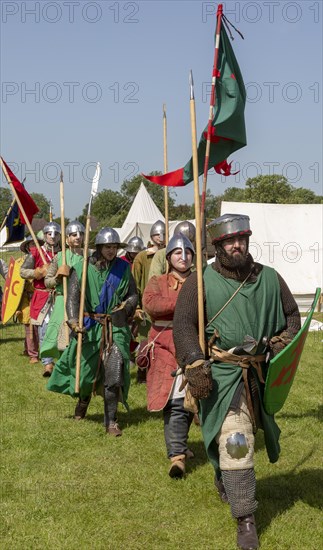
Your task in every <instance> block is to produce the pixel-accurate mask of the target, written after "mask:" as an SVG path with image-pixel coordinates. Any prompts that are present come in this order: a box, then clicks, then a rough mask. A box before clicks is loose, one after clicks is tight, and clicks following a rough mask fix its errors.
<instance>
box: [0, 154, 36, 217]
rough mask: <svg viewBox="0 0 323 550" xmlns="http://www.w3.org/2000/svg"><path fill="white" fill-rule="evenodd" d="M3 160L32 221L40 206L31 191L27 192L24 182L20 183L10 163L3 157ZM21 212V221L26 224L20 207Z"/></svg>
mask: <svg viewBox="0 0 323 550" xmlns="http://www.w3.org/2000/svg"><path fill="white" fill-rule="evenodd" d="M2 162H3V164H4V165H5V167H6V170H7V172H8V176H9V178H10V180H11V183H12V185H13V186H14V188H15V190H16V193H17V195H18V198H19V200H20V202H21V205H22V207H23V209H24V211H25V214H26V216H27V218H28V221H29V222H31V220H32V219H33V216H34V215H35V214H37V212H39V208H38V206H37V204H36V203H35V202H34V201H33V199H32V198H31V196H30V195H29V193H27V191H26V189H25V188H24V186H23V185H22V183H20V181H19V180H18V178H16V176H15V175H14V173H13V172H12V171H11V170H10V168H9V166H8V164H7V163H6V162H5V161H4V160H3V159H2ZM19 214H20V221H21V223H23V224H26V221H25V218H24V216H23V214H22V212H21V210H20V208H19Z"/></svg>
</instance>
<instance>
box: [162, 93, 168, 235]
mask: <svg viewBox="0 0 323 550" xmlns="http://www.w3.org/2000/svg"><path fill="white" fill-rule="evenodd" d="M163 137H164V174H166V173H167V172H168V157H167V116H166V105H165V104H164V105H163ZM164 204H165V243H166V246H167V245H168V241H169V207H168V187H166V186H165V187H164Z"/></svg>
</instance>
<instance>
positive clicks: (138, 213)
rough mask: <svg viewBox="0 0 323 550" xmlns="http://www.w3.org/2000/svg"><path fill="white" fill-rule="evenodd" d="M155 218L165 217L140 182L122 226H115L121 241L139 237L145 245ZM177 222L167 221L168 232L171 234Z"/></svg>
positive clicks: (161, 218)
mask: <svg viewBox="0 0 323 550" xmlns="http://www.w3.org/2000/svg"><path fill="white" fill-rule="evenodd" d="M157 220H162V221H163V222H164V221H165V217H164V216H163V214H162V213H161V211H160V210H159V208H158V207H157V206H156V204H155V203H154V201H153V199H152V198H151V196H150V195H149V193H148V191H147V189H146V187H145V186H144V184H143V183H141V184H140V187H139V189H138V192H137V195H136V196H135V200H134V201H133V203H132V205H131V208H130V210H129V212H128V215H127V217H126V219H125V221H124V223H123V226H122V227H120V228H116V230H117V231H118V233H119V235H120V239H121V242H128V241H129V239H131V237H135V236H137V237H140V238H141V239H142V240H143V241H144V243H145V245H147V243H148V241H149V238H150V228H151V226H152V225H153V223H155V222H156V221H157ZM177 223H178V222H176V221H172V222H169V234H170V235H172V233H173V231H174V227H175V226H176V224H177Z"/></svg>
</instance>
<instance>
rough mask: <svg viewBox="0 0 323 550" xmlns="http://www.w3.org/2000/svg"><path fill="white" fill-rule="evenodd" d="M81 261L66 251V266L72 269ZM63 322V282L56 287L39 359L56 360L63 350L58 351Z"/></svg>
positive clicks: (60, 260)
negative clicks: (50, 358)
mask: <svg viewBox="0 0 323 550" xmlns="http://www.w3.org/2000/svg"><path fill="white" fill-rule="evenodd" d="M56 259H57V267H60V266H61V265H62V264H63V262H62V252H58V254H57V256H56ZM82 259H83V256H81V255H80V254H75V253H73V252H71V250H66V265H69V266H70V267H74V266H75V265H76V264H77V263H78V262H80V261H81V260H82ZM63 322H64V296H63V282H61V283H59V284H58V285H57V286H56V292H55V303H54V308H53V311H52V314H51V316H50V320H49V323H48V326H47V330H46V334H45V338H44V340H43V343H42V345H41V348H40V357H53V358H54V359H58V358H59V357H60V356H61V354H62V352H63V349H59V344H58V341H59V336H60V333H61V331H63V330H64V328H63Z"/></svg>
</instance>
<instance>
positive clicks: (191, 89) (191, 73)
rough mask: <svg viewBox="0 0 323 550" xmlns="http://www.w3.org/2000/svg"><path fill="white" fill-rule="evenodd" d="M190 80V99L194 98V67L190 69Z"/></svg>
mask: <svg viewBox="0 0 323 550" xmlns="http://www.w3.org/2000/svg"><path fill="white" fill-rule="evenodd" d="M189 82H190V99H194V80H193V71H192V69H191V70H190V76H189Z"/></svg>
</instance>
